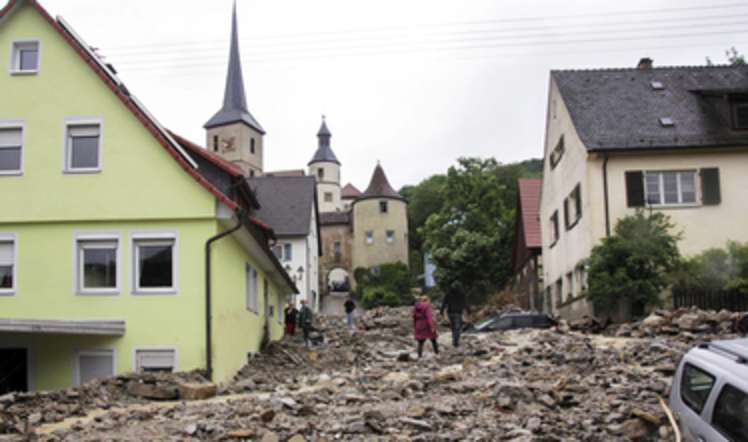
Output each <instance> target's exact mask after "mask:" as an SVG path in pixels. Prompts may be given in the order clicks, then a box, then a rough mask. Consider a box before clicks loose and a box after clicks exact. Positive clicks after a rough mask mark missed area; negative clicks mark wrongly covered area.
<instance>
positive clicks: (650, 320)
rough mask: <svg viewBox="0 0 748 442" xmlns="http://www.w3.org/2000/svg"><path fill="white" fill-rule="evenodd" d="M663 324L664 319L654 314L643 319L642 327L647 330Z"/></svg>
mask: <svg viewBox="0 0 748 442" xmlns="http://www.w3.org/2000/svg"><path fill="white" fill-rule="evenodd" d="M664 323H665V318H663V317H662V316H660V315H657V314H655V313H652V314H651V315H649V316H647V317H646V318H644V320H643V321H642V325H643V326H644V327H647V328H657V327H660V326H661V325H663V324H664Z"/></svg>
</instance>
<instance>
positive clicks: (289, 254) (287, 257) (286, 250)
mask: <svg viewBox="0 0 748 442" xmlns="http://www.w3.org/2000/svg"><path fill="white" fill-rule="evenodd" d="M292 259H293V245H292V244H291V243H289V242H287V243H285V244H283V260H284V261H291V260H292Z"/></svg>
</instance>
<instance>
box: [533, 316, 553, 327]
mask: <svg viewBox="0 0 748 442" xmlns="http://www.w3.org/2000/svg"><path fill="white" fill-rule="evenodd" d="M532 321H533V324H534V325H537V326H539V327H545V326H547V325H550V322H549V321H548V318H547V317H545V316H533V317H532Z"/></svg>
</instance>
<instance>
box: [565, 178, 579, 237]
mask: <svg viewBox="0 0 748 442" xmlns="http://www.w3.org/2000/svg"><path fill="white" fill-rule="evenodd" d="M581 217H582V189H581V187H580V185H579V184H577V185H576V186H575V187H574V190H573V191H572V192H571V193H570V194H569V197H568V198H566V199H565V200H564V221H565V225H566V230H571V229H572V228H573V227H574V226H575V225H577V222H579V219H580V218H581Z"/></svg>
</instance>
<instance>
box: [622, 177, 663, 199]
mask: <svg viewBox="0 0 748 442" xmlns="http://www.w3.org/2000/svg"><path fill="white" fill-rule="evenodd" d="M625 177H626V205H627V206H628V207H642V206H644V178H643V177H644V173H643V172H642V171H640V170H635V171H628V172H626V173H625ZM656 189H658V188H655V187H653V188H652V190H653V191H654V190H656ZM658 198H659V197H658Z"/></svg>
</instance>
